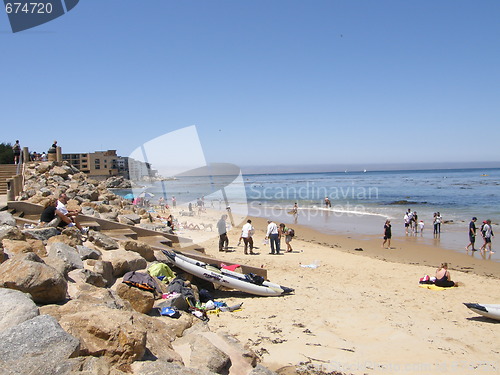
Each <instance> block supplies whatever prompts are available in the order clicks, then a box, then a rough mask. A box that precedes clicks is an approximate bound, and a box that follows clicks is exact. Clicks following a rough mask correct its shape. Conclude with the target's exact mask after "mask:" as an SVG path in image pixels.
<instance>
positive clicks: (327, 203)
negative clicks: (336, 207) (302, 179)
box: [325, 197, 332, 208]
mask: <svg viewBox="0 0 500 375" xmlns="http://www.w3.org/2000/svg"><path fill="white" fill-rule="evenodd" d="M331 207H332V202H330V199H329V198H328V197H325V208H331Z"/></svg>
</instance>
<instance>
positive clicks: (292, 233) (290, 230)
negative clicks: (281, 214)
mask: <svg viewBox="0 0 500 375" xmlns="http://www.w3.org/2000/svg"><path fill="white" fill-rule="evenodd" d="M288 235H289V236H290V237H294V236H295V231H294V230H293V229H292V228H289V229H288Z"/></svg>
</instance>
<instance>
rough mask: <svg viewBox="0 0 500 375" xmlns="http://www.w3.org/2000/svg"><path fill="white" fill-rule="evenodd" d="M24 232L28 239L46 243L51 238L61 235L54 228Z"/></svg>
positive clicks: (25, 230)
mask: <svg viewBox="0 0 500 375" xmlns="http://www.w3.org/2000/svg"><path fill="white" fill-rule="evenodd" d="M22 232H23V233H24V235H25V236H26V238H34V239H36V240H41V241H44V242H47V241H48V240H49V238H50V237H54V236H57V235H58V234H59V232H58V230H57V229H56V228H53V227H48V228H34V229H24V230H23V231H22Z"/></svg>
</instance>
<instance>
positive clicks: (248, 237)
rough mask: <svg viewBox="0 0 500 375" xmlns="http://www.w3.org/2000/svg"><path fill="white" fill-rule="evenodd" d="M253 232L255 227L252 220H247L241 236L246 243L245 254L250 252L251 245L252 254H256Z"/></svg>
mask: <svg viewBox="0 0 500 375" xmlns="http://www.w3.org/2000/svg"><path fill="white" fill-rule="evenodd" d="M253 233H254V228H253V225H252V220H250V219H249V220H247V222H246V224H245V225H243V228H241V238H243V242H244V243H245V250H244V251H245V254H248V248H249V247H250V254H252V255H253V254H255V253H254V252H253V238H252V236H253Z"/></svg>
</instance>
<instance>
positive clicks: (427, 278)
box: [418, 275, 434, 284]
mask: <svg viewBox="0 0 500 375" xmlns="http://www.w3.org/2000/svg"><path fill="white" fill-rule="evenodd" d="M418 283H419V284H434V281H432V280H431V277H430V276H429V275H425V276H424V277H421V278H420V281H419V282H418Z"/></svg>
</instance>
